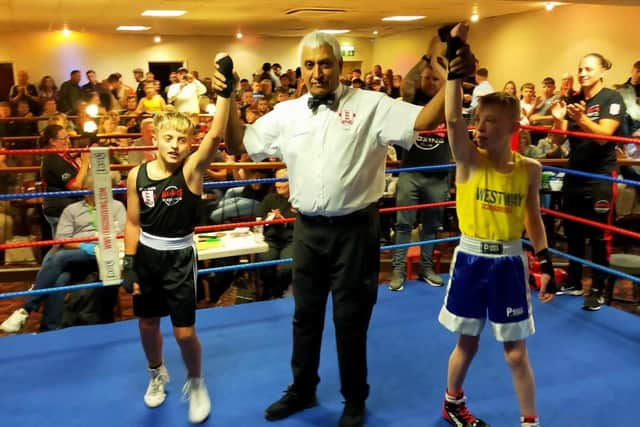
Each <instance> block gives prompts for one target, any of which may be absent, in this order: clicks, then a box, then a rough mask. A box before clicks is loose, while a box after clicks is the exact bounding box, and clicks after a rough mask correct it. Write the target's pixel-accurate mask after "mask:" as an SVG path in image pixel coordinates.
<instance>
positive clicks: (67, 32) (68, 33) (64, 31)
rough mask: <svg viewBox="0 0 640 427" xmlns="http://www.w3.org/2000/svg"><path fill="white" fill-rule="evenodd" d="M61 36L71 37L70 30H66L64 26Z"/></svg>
mask: <svg viewBox="0 0 640 427" xmlns="http://www.w3.org/2000/svg"><path fill="white" fill-rule="evenodd" d="M62 35H63V36H65V37H69V36H70V35H71V30H70V29H68V28H67V27H66V26H65V27H64V28H63V29H62Z"/></svg>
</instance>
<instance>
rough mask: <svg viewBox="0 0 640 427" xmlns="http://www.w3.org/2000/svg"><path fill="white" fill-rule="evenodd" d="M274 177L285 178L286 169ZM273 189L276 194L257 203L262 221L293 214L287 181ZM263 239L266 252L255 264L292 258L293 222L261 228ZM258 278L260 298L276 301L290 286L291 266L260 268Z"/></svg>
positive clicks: (290, 216) (261, 254)
mask: <svg viewBox="0 0 640 427" xmlns="http://www.w3.org/2000/svg"><path fill="white" fill-rule="evenodd" d="M275 176H276V178H287V177H288V174H287V170H286V169H279V170H278V171H276V174H275ZM275 188H276V192H275V193H269V194H267V196H266V197H265V198H264V200H262V202H261V203H260V206H259V207H258V216H259V217H260V218H262V219H264V220H265V221H270V220H273V219H283V218H295V216H296V212H295V210H294V209H293V207H292V206H291V203H289V182H276V183H275ZM264 239H265V242H266V243H267V244H268V245H269V251H268V252H264V253H259V254H257V256H256V257H257V260H258V261H271V260H275V259H283V258H291V257H292V255H293V253H292V244H293V223H289V224H271V225H265V226H264ZM259 275H260V279H261V281H262V286H263V288H262V295H261V296H260V297H261V298H260V299H263V300H267V299H271V298H280V297H282V296H283V294H284V292H285V291H286V290H287V288H288V287H289V284H290V283H291V264H290V263H289V264H280V265H278V266H277V267H275V266H274V267H267V268H261V269H260V270H259Z"/></svg>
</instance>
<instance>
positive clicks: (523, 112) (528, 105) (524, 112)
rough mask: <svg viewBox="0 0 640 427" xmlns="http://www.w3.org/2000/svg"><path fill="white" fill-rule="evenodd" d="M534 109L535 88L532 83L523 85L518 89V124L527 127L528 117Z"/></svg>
mask: <svg viewBox="0 0 640 427" xmlns="http://www.w3.org/2000/svg"><path fill="white" fill-rule="evenodd" d="M535 107H536V87H535V86H534V84H533V83H525V84H523V85H522V87H521V88H520V124H521V125H528V124H529V116H531V115H532V114H533V111H534V110H535Z"/></svg>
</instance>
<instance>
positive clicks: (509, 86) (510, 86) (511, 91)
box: [502, 80, 518, 98]
mask: <svg viewBox="0 0 640 427" xmlns="http://www.w3.org/2000/svg"><path fill="white" fill-rule="evenodd" d="M502 91H503V92H504V93H506V94H507V95H511V96H513V97H514V98H517V97H518V94H517V89H516V82H514V81H513V80H509V81H508V82H506V83H505V84H504V87H503V88H502Z"/></svg>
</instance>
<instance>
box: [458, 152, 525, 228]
mask: <svg viewBox="0 0 640 427" xmlns="http://www.w3.org/2000/svg"><path fill="white" fill-rule="evenodd" d="M513 156H514V163H515V165H514V168H513V170H512V171H511V172H509V173H501V172H498V171H496V170H495V169H494V168H493V166H492V165H491V162H490V161H489V159H488V158H487V156H486V153H483V152H480V164H479V167H478V169H476V170H474V171H472V172H471V176H470V177H469V180H468V181H467V182H465V183H462V184H461V183H457V184H456V188H457V192H456V210H457V214H458V225H459V227H460V231H461V232H462V234H464V235H465V236H469V237H473V238H476V239H484V240H514V239H519V238H521V237H522V232H523V231H524V214H525V208H526V199H527V191H528V187H529V173H528V171H527V166H526V164H525V161H524V159H523V158H522V156H521V155H520V154H519V153H516V152H514V153H513Z"/></svg>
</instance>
